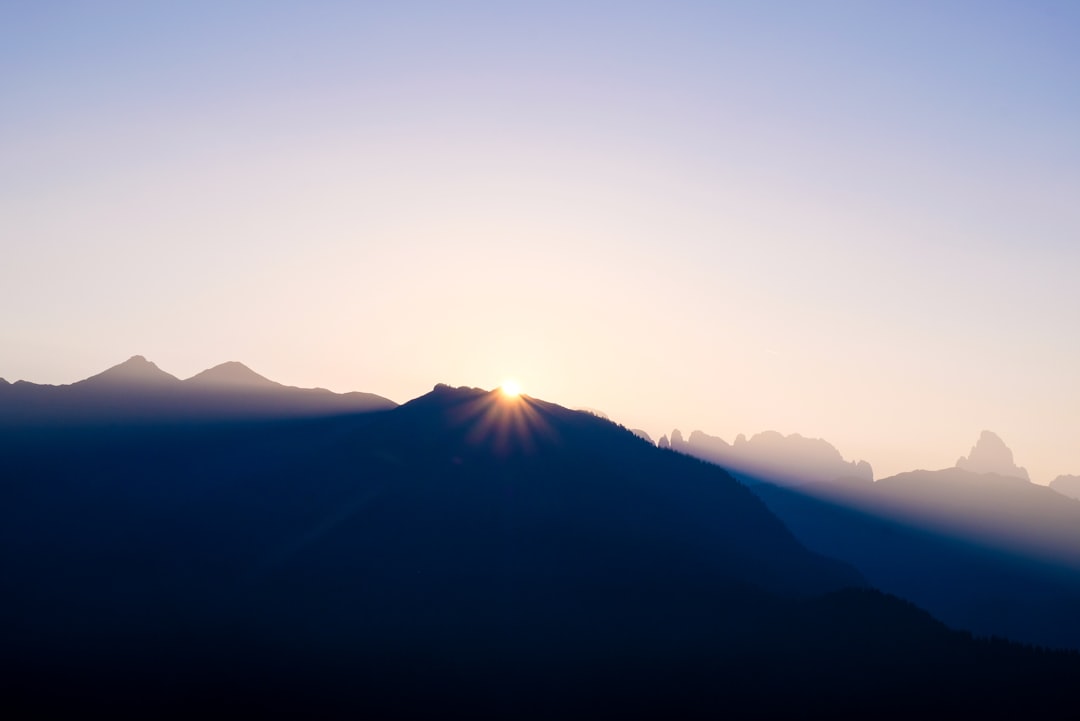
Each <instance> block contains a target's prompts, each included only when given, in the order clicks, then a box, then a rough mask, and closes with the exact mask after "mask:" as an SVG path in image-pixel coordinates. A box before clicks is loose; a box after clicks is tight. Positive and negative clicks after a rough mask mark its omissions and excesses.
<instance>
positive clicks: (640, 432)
mask: <svg viewBox="0 0 1080 721" xmlns="http://www.w3.org/2000/svg"><path fill="white" fill-rule="evenodd" d="M630 432H631V433H633V434H634V435H635V436H637V437H638V438H640V439H642V440H644V441H647V442H648V443H652V442H653V439H652V436H650V435H649V434H648V433H646V432H645V431H643V430H641V429H640V428H631V429H630Z"/></svg>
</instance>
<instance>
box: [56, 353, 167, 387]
mask: <svg viewBox="0 0 1080 721" xmlns="http://www.w3.org/2000/svg"><path fill="white" fill-rule="evenodd" d="M179 382H180V379H178V378H177V377H176V376H173V375H169V374H168V373H166V372H165V371H163V370H161V369H160V368H158V367H157V365H155V364H154V363H152V362H150V361H148V360H146V358H144V357H143V356H141V355H136V356H132V357H131V358H128V359H127V360H126V361H124V362H123V363H120V364H119V365H115V366H113V367H112V368H109V369H108V370H105V371H102V372H101V373H98V374H97V375H95V376H90V377H89V378H87V379H85V380H81V381H78V382H77V383H73V384H72V386H71V387H72V388H78V389H80V390H86V389H90V388H93V389H95V390H96V389H117V390H122V389H125V388H139V389H142V390H146V389H152V388H155V387H163V388H170V387H175V384H177V383H179Z"/></svg>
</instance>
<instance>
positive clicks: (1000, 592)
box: [751, 433, 1080, 648]
mask: <svg viewBox="0 0 1080 721" xmlns="http://www.w3.org/2000/svg"><path fill="white" fill-rule="evenodd" d="M976 448H977V449H979V450H975V451H973V452H972V454H971V455H970V456H969V460H971V459H974V461H975V464H976V467H987V465H985V462H986V460H987V457H988V456H989V457H990V459H994V460H996V461H997V463H995V464H992V465H990V466H989V467H994V468H998V469H1001V470H1010V471H1011V473H1012V474H1011V475H1001V474H998V473H976V472H974V471H971V470H965V469H963V468H946V469H942V470H937V471H925V470H919V471H911V472H908V473H901V474H898V475H896V476H891V477H889V478H883V479H880V480H878V481H877V482H875V483H865V484H862V483H860V484H836V483H816V484H802V485H797V486H796V485H791V484H787V486H788V487H787V488H783V486H784V485H785V484H769V483H763V484H759V485H752V486H751V488H752V489H753V490H754V492H755V493H757V495H758V496H759V497H761V498H762V499H763V500H764V501H765V502H766V503H767V505H768V506H769V508H770V509H771V510H772V511H773V512H774V513H776V514H777V515H778V516H779V517H780V518H781V520H783V521H784V523H785V524H786V525H787V526H788V527H789V528H791V529H792V531H793V532H794V533H795V534H796V536H797V537H798V538H799V539H800V540H801V541H802V542H804V543H806V544H807V546H808V547H810V548H812V549H814V550H816V551H818V552H820V553H825V554H828V555H831V556H833V557H835V558H839V559H842V560H845V561H847V562H849V563H851V564H852V565H854V566H855V567H856V568H858V569H859V570H860V572H862V573H863V574H864V575H865V576H866V578H867V579H868V580H869V581H870V582H871V583H872V584H874V585H875V586H876V587H878V588H881V589H883V590H885V591H888V592H890V593H895V594H897V595H900V596H903V597H904V598H908V599H910V600H912V601H914V602H916V603H918V604H919V605H920V606H923V607H924V608H926V609H928V610H929V611H931V612H932V613H934V615H935V616H937V617H939V618H941V619H942V620H944V621H946V622H947V623H949V624H951V625H953V626H955V627H958V628H964V629H967V630H971V631H974V632H977V633H981V634H986V635H997V636H1005V637H1009V638H1014V639H1018V640H1023V641H1026V642H1029V643H1037V644H1040V645H1046V646H1068V647H1071V648H1080V618H1078V617H1077V616H1076V613H1075V609H1076V608H1077V607H1078V606H1080V501H1077V500H1073V499H1070V498H1065V497H1063V496H1062V495H1061V494H1060V493H1057V492H1055V490H1052V489H1050V488H1047V487H1046V486H1041V485H1038V484H1034V483H1031V482H1030V481H1028V480H1025V479H1024V478H1022V477H1019V476H1018V475H1017V474H1016V470H1015V469H1016V466H1015V465H1014V464H1013V463H1012V454H1011V453H1005V452H1002V450H1001V449H1003V448H1004V449H1005V450H1006V451H1007V448H1006V447H1005V445H1004V443H1002V442H1001V441H1000V439H999V438H997V436H994V435H993V434H987V433H984V434H983V435H982V436H981V438H980V441H979V443H978V444H976ZM987 448H989V449H991V451H992V452H991V453H989V454H988V453H985V452H984V451H985V450H986V449H987ZM1003 461H1007V465H1004V467H1003Z"/></svg>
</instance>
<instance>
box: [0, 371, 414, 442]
mask: <svg viewBox="0 0 1080 721" xmlns="http://www.w3.org/2000/svg"><path fill="white" fill-rule="evenodd" d="M394 406H395V404H394V403H393V401H390V400H387V399H386V398H383V397H381V396H377V395H375V394H372V393H331V392H330V391H328V390H326V389H323V388H294V387H291V386H284V385H281V384H280V383H275V382H274V381H271V380H269V379H267V378H264V377H263V376H261V375H259V374H257V373H255V372H254V371H252V370H251V369H249V368H248V367H247V366H244V365H243V364H241V363H236V362H229V363H222V364H221V365H218V366H215V367H214V368H211V369H209V370H206V371H203V372H202V373H199V374H198V375H195V376H193V377H191V378H188V379H187V380H185V381H181V380H179V379H178V378H176V377H175V376H172V375H169V374H168V373H166V372H165V371H163V370H161V369H160V368H158V367H157V366H156V365H155V364H154V363H152V362H150V361H148V360H146V358H144V357H142V356H133V357H132V358H130V359H128V360H127V361H125V362H123V363H121V364H120V365H117V366H113V367H112V368H109V369H108V370H106V371H104V372H102V373H99V374H97V375H95V376H91V377H90V378H87V379H85V380H82V381H78V382H76V383H72V384H71V385H65V386H50V385H38V384H35V383H27V382H25V381H19V382H17V383H15V384H13V385H9V386H0V427H2V426H9V427H10V426H28V425H40V424H43V423H44V424H50V425H54V424H57V423H60V424H64V423H68V424H70V423H76V424H87V423H112V422H116V421H118V420H121V421H122V420H136V419H138V420H143V421H160V420H174V421H179V420H187V421H203V420H211V419H214V418H218V419H228V418H291V417H295V416H299V415H312V416H318V415H326V414H330V413H356V412H363V411H375V410H386V409H389V408H393V407H394Z"/></svg>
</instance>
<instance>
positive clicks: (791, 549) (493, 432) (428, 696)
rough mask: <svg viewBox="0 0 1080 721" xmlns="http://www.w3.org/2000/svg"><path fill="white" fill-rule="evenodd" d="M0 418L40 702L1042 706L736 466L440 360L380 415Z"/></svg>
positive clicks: (668, 710)
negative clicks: (38, 422)
mask: <svg viewBox="0 0 1080 721" xmlns="http://www.w3.org/2000/svg"><path fill="white" fill-rule="evenodd" d="M17 435H18V434H0V457H3V458H4V459H5V466H4V468H5V474H4V477H3V480H2V483H0V490H2V494H3V495H2V497H0V594H2V597H3V598H4V601H5V606H6V609H7V611H8V613H9V617H11V618H18V619H19V622H18V623H17V624H11V625H10V626H9V627H8V629H7V631H6V633H5V643H4V644H3V646H2V647H0V678H4V680H5V681H4V682H5V683H6V684H7V685H8V687H9V688H8V689H7V693H6V695H5V707H7V708H14V709H16V710H18V709H19V707H20V706H21V705H23V704H26V705H29V704H32V705H33V709H34V712H35V714H36V715H39V716H47V715H57V716H59V715H64V714H65V712H71V711H74V710H78V711H79V712H80V713H85V712H86V711H87V710H91V711H94V710H108V711H109V712H110V713H111V714H112V715H113V716H115V715H117V714H121V715H128V714H130V715H133V716H134V715H136V714H137V715H139V716H140V717H145V716H146V715H147V712H148V711H149V712H150V713H154V715H160V714H158V713H155V712H162V713H164V712H168V713H170V714H176V715H185V716H189V717H190V716H191V715H193V714H195V713H198V712H203V713H205V712H207V711H209V710H211V709H212V710H213V711H214V712H215V713H224V714H226V715H247V716H250V715H268V714H271V713H273V714H288V715H304V716H308V717H311V716H315V717H321V716H339V717H346V716H349V717H357V716H358V717H379V718H386V717H399V718H408V717H417V716H432V715H435V714H440V715H447V714H467V715H468V716H470V717H474V718H475V717H478V716H481V717H482V716H490V717H500V718H506V717H515V718H517V717H535V718H550V717H553V716H559V717H580V718H585V717H589V718H595V717H596V716H597V715H619V716H627V717H642V718H656V717H659V716H674V717H679V718H696V717H702V718H704V717H710V718H713V717H716V716H717V715H720V714H732V715H736V716H748V715H757V716H765V717H770V716H775V715H777V714H782V715H785V714H786V715H791V714H795V713H798V714H799V715H810V716H812V715H815V714H820V713H829V714H831V715H833V716H841V717H843V716H852V717H853V716H855V715H859V716H860V717H861V716H865V715H866V714H870V713H872V714H873V715H875V716H885V717H888V716H895V717H910V716H911V715H913V714H920V715H927V714H930V715H933V714H934V713H937V712H941V711H943V710H953V709H961V708H962V709H964V710H965V711H974V712H976V713H983V714H990V713H993V712H1019V711H1024V712H1025V713H1028V714H1032V713H1034V714H1038V713H1048V712H1049V711H1050V710H1053V709H1055V708H1057V707H1058V705H1059V704H1062V703H1065V702H1070V703H1071V702H1072V699H1071V685H1070V684H1069V683H1068V681H1069V679H1072V678H1075V676H1076V674H1077V673H1080V661H1078V659H1077V658H1076V657H1074V656H1070V655H1063V654H1054V653H1047V652H1042V651H1037V650H1034V649H1030V648H1024V647H1020V646H1015V645H1011V644H1007V643H1002V642H988V641H981V640H977V639H973V638H971V637H970V636H968V635H966V634H963V633H958V632H955V631H951V630H949V629H948V628H946V627H945V626H943V625H942V624H940V623H939V622H937V621H935V620H934V619H933V618H931V617H930V616H929V615H927V614H926V613H925V612H923V611H920V610H919V609H917V608H915V607H914V606H912V605H911V604H910V603H906V602H904V601H901V600H899V599H897V598H895V597H890V596H887V595H884V594H881V593H879V592H877V591H874V590H872V589H869V588H867V587H866V585H865V581H864V579H863V577H862V576H861V575H860V574H859V573H858V572H856V571H855V570H854V569H852V568H851V567H850V566H848V565H846V564H844V563H841V562H837V561H834V560H831V559H829V558H826V557H824V556H821V555H819V554H816V553H814V552H811V551H809V550H807V548H806V547H804V546H803V545H802V544H801V543H799V542H798V541H797V540H796V539H795V537H794V536H793V535H792V534H791V532H790V531H789V530H788V529H787V528H786V527H785V526H784V525H783V524H782V523H781V522H780V521H779V520H778V519H777V517H776V516H775V515H773V514H772V513H771V512H770V511H769V510H768V509H767V507H766V506H765V504H764V503H762V502H761V501H760V500H759V499H758V498H757V497H756V496H755V495H754V494H753V493H751V492H750V490H748V489H747V488H746V487H745V486H743V485H741V484H740V483H738V482H736V481H735V480H733V479H732V478H731V477H730V476H729V475H728V474H727V473H726V472H724V471H723V470H722V469H720V468H718V467H716V466H714V465H711V464H706V463H702V462H700V461H698V460H696V459H693V458H690V457H688V456H685V455H682V454H678V453H672V452H669V451H665V450H661V449H658V448H656V447H655V446H652V445H651V444H650V443H648V442H646V441H644V440H642V439H640V438H638V437H636V436H635V435H634V434H632V433H631V432H629V431H627V430H626V429H624V428H622V427H620V426H617V425H615V424H613V423H611V422H609V421H606V420H604V419H601V418H598V417H596V416H594V415H591V414H588V413H579V412H574V411H569V410H567V409H565V408H562V407H560V406H557V405H554V404H551V403H546V402H544V401H540V400H537V399H533V398H529V397H527V396H521V397H519V398H517V399H509V398H507V397H505V396H503V395H502V394H500V393H497V392H493V393H488V392H484V391H479V390H476V389H463V388H451V387H449V386H438V387H436V388H435V389H434V390H433V391H432V392H431V393H429V394H427V395H425V396H422V397H420V398H417V399H414V400H413V401H410V402H408V403H406V404H404V405H402V406H399V407H397V408H394V409H392V410H388V411H386V412H382V413H367V414H351V415H337V416H332V417H320V418H298V419H292V420H280V419H278V420H272V421H271V420H252V419H246V420H233V421H230V422H222V421H220V420H214V421H213V422H208V423H189V424H186V425H175V424H173V425H165V424H150V425H147V424H145V423H139V422H133V423H123V422H116V423H112V424H108V425H99V426H70V425H60V426H52V427H45V428H41V429H38V432H37V433H36V435H34V436H33V438H32V442H29V443H28V442H26V439H25V438H20V437H17Z"/></svg>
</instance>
